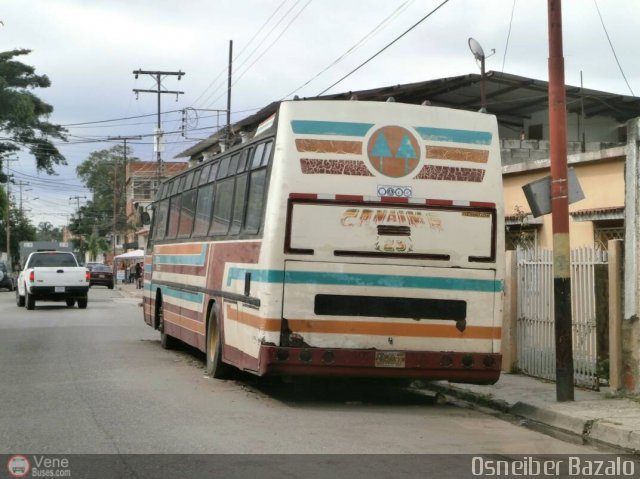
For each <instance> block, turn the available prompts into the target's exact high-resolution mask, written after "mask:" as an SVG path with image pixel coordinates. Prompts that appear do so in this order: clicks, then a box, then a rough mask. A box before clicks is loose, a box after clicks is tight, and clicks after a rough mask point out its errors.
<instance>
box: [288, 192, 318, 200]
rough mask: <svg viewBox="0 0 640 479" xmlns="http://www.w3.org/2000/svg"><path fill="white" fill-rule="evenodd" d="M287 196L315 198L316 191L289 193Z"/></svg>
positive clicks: (316, 197)
mask: <svg viewBox="0 0 640 479" xmlns="http://www.w3.org/2000/svg"><path fill="white" fill-rule="evenodd" d="M289 198H294V199H299V200H300V199H302V200H317V199H318V194H317V193H289Z"/></svg>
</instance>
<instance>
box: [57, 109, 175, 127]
mask: <svg viewBox="0 0 640 479" xmlns="http://www.w3.org/2000/svg"><path fill="white" fill-rule="evenodd" d="M179 111H180V110H169V111H165V112H163V113H162V114H163V115H166V114H169V113H176V112H179ZM156 115H157V113H149V114H146V115H137V116H125V117H122V118H112V119H109V120H96V121H85V122H81V123H67V124H65V125H60V126H62V127H64V128H67V127H70V126H81V125H96V124H99V123H109V122H111V121H122V120H135V119H136V118H148V117H150V116H156Z"/></svg>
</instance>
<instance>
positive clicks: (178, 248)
mask: <svg viewBox="0 0 640 479" xmlns="http://www.w3.org/2000/svg"><path fill="white" fill-rule="evenodd" d="M202 247H203V245H202V244H200V243H195V244H173V245H158V246H156V248H157V250H156V254H200V253H201V252H202Z"/></svg>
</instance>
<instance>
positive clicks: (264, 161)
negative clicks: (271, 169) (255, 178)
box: [260, 141, 273, 166]
mask: <svg viewBox="0 0 640 479" xmlns="http://www.w3.org/2000/svg"><path fill="white" fill-rule="evenodd" d="M271 148H273V142H272V141H270V142H268V143H265V144H264V155H262V162H261V163H260V166H266V165H267V163H269V157H270V156H271Z"/></svg>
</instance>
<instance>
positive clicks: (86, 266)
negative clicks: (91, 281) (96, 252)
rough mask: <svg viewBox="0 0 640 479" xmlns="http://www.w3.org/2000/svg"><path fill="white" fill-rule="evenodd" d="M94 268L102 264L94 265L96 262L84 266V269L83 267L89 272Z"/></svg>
mask: <svg viewBox="0 0 640 479" xmlns="http://www.w3.org/2000/svg"><path fill="white" fill-rule="evenodd" d="M95 266H104V264H102V263H96V262H89V263H86V264H85V265H84V267H85V268H87V269H88V270H89V271H91V269H92V268H93V267H95Z"/></svg>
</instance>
